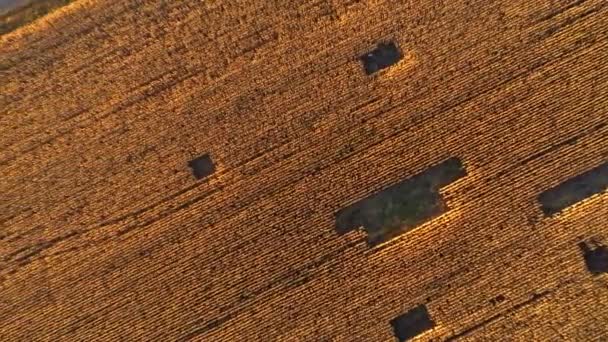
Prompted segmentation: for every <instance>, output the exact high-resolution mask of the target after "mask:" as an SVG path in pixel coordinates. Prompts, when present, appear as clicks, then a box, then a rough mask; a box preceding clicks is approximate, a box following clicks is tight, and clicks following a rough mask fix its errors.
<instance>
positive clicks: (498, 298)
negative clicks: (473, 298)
mask: <svg viewBox="0 0 608 342" xmlns="http://www.w3.org/2000/svg"><path fill="white" fill-rule="evenodd" d="M504 301H505V296H503V295H498V296H496V297H494V298H492V299H490V303H491V304H492V305H497V304H500V303H502V302H504Z"/></svg>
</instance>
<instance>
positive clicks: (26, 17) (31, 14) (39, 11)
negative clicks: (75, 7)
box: [0, 0, 73, 35]
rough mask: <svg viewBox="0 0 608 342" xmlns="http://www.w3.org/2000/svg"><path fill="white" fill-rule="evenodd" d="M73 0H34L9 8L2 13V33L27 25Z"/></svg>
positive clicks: (0, 25)
mask: <svg viewBox="0 0 608 342" xmlns="http://www.w3.org/2000/svg"><path fill="white" fill-rule="evenodd" d="M72 1H73V0H32V1H29V2H27V3H25V4H24V5H22V6H19V7H17V8H14V9H12V10H9V11H7V12H6V13H3V14H0V35H3V34H6V33H9V32H11V31H13V30H16V29H17V28H19V27H21V26H24V25H27V24H29V23H31V22H32V21H34V20H36V19H38V18H40V17H42V16H44V15H46V14H48V13H50V12H51V11H53V10H55V9H57V8H59V7H61V6H65V5H67V4H69V3H70V2H72Z"/></svg>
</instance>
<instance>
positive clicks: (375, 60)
mask: <svg viewBox="0 0 608 342" xmlns="http://www.w3.org/2000/svg"><path fill="white" fill-rule="evenodd" d="M360 58H361V61H362V62H363V67H364V68H365V73H366V74H368V75H370V74H373V73H375V72H377V71H379V70H382V69H385V68H388V67H389V66H391V65H393V64H396V63H397V62H399V60H401V58H403V56H402V54H401V51H400V50H399V48H398V47H397V46H396V45H395V43H393V42H390V43H380V44H378V47H376V48H375V49H374V50H372V51H370V52H368V53H366V54H364V55H363V56H361V57H360Z"/></svg>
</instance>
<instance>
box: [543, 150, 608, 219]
mask: <svg viewBox="0 0 608 342" xmlns="http://www.w3.org/2000/svg"><path fill="white" fill-rule="evenodd" d="M607 187H608V162H606V163H604V164H602V165H600V166H598V167H596V168H594V169H592V170H589V171H587V172H585V173H583V174H580V175H578V176H576V177H573V178H570V179H569V180H567V181H565V182H563V183H561V184H560V185H558V186H556V187H554V188H551V189H549V190H547V191H545V192H543V193H542V194H540V195H539V196H538V201H539V202H540V204H541V209H542V211H543V213H544V214H545V216H552V215H555V214H557V213H559V212H561V211H562V210H564V209H566V208H567V207H569V206H571V205H573V204H575V203H577V202H580V201H582V200H584V199H586V198H588V197H591V196H593V195H595V194H599V193H601V192H603V191H604V190H606V188H607Z"/></svg>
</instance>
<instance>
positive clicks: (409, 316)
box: [391, 305, 435, 342]
mask: <svg viewBox="0 0 608 342" xmlns="http://www.w3.org/2000/svg"><path fill="white" fill-rule="evenodd" d="M391 325H392V326H393V332H394V334H395V337H397V339H398V340H399V341H400V342H401V341H407V340H409V339H411V338H413V337H416V336H418V335H420V334H422V333H423V332H425V331H427V330H430V329H432V328H433V327H434V326H435V322H433V321H432V320H431V317H430V316H429V312H428V311H427V309H426V306H425V305H418V306H417V307H415V308H414V309H412V310H410V311H408V312H406V313H404V314H403V315H401V316H399V317H397V318H395V319H393V320H392V321H391Z"/></svg>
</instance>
